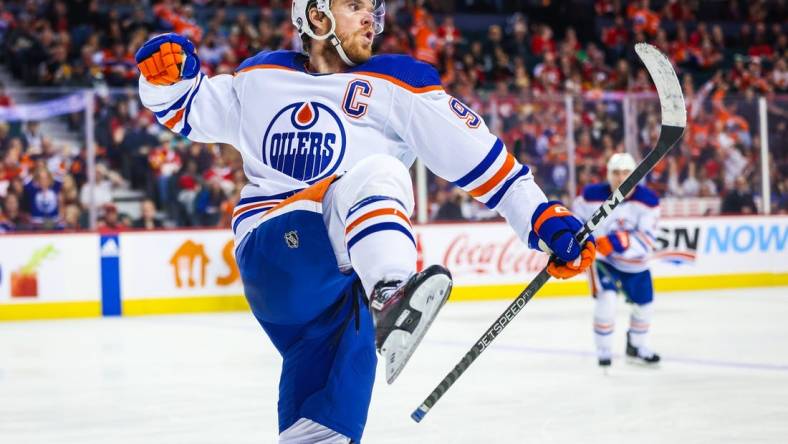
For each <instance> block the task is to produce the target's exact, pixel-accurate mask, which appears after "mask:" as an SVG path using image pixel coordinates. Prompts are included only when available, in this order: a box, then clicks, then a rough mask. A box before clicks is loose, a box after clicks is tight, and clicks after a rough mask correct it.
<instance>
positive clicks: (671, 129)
mask: <svg viewBox="0 0 788 444" xmlns="http://www.w3.org/2000/svg"><path fill="white" fill-rule="evenodd" d="M635 52H636V53H637V55H638V57H640V60H641V61H642V62H643V64H644V65H646V69H647V70H648V72H649V74H651V78H652V79H653V81H654V85H655V86H656V87H657V94H658V95H659V103H660V106H661V107H662V129H661V131H660V134H659V140H658V141H657V146H656V147H655V148H654V149H653V150H651V152H650V153H648V155H647V156H646V157H645V158H644V159H643V161H642V162H640V164H639V165H638V166H637V168H635V170H634V171H632V173H631V174H630V175H629V177H627V178H626V179H625V180H624V182H623V183H622V184H621V186H619V187H618V189H616V190H615V191H613V194H611V195H610V197H608V199H607V200H606V201H605V203H603V204H602V206H601V207H599V209H597V210H596V211H595V212H594V214H593V215H592V216H591V218H590V219H589V220H588V221H587V222H586V223H585V225H583V228H581V229H580V231H579V232H578V233H577V235H576V238H577V241H578V242H579V243H580V245H582V244H583V243H585V241H586V239H588V237H589V236H591V233H592V232H593V231H594V229H595V228H596V227H597V226H599V224H600V223H602V221H604V220H605V219H606V218H607V217H608V216H609V215H610V213H611V212H612V211H613V209H615V208H616V207H617V206H618V204H620V203H621V202H622V201H623V200H624V197H625V196H626V195H627V194H629V192H630V191H632V190H633V189H634V188H635V185H637V183H638V182H640V180H641V179H643V178H644V177H645V176H646V174H648V173H649V171H651V170H652V169H653V168H654V166H655V165H656V164H657V162H659V161H660V160H661V159H662V158H663V157H665V155H666V154H667V153H668V151H670V149H671V148H672V147H673V145H675V144H676V142H678V141H679V139H681V136H682V134H684V129H685V128H686V126H687V109H686V107H685V106H684V96H683V95H682V93H681V86H680V85H679V79H678V78H677V77H676V72H675V71H674V70H673V66H672V65H671V64H670V61H669V60H668V58H667V57H665V55H664V54H662V53H661V52H659V50H658V49H656V48H655V47H653V46H651V45H649V44H646V43H638V44H637V45H635ZM548 279H550V275H549V274H548V273H547V267H545V268H544V269H542V271H541V272H539V274H538V275H536V277H535V278H534V280H532V281H531V283H530V284H528V287H526V288H525V290H523V292H522V293H520V295H519V296H517V298H516V299H515V300H514V301H513V302H512V303H511V304H510V305H509V307H508V308H507V309H506V311H504V312H503V314H502V315H501V316H499V317H498V319H497V320H496V321H495V322H494V323H493V324H492V326H490V328H489V329H487V331H486V332H485V333H484V335H482V337H481V338H479V340H478V341H476V344H474V346H473V348H471V350H470V351H469V352H468V353H466V354H465V356H464V357H463V358H462V360H461V361H460V362H459V363H458V364H457V365H455V366H454V369H453V370H452V371H451V372H450V373H449V374H448V375H446V377H445V378H443V381H441V382H440V384H438V386H437V387H435V390H433V391H432V393H430V395H429V396H428V397H427V399H425V400H424V402H423V403H422V404H421V405H420V406H419V407H418V408H417V409H416V410H415V411H414V412H413V413H412V414H411V415H410V417H411V418H413V420H414V421H416V422H420V421H421V420H422V419H423V418H424V415H426V414H427V412H428V411H429V410H430V409H431V408H432V407H433V406H434V405H435V403H436V402H438V400H439V399H440V398H441V397H442V396H443V395H444V394H445V393H446V391H447V390H449V387H451V386H452V384H454V382H455V381H457V378H459V377H460V375H462V374H463V373H464V372H465V370H467V369H468V367H469V366H470V365H471V364H472V363H473V361H475V360H476V358H478V357H479V355H480V354H482V352H483V351H484V350H485V349H486V348H487V347H488V346H489V345H490V343H492V341H493V340H494V339H495V338H496V337H498V335H499V334H500V333H501V332H502V331H503V329H504V328H505V327H506V325H507V324H509V322H511V320H512V319H513V318H514V317H515V316H516V315H517V313H519V312H520V310H522V309H523V307H524V306H525V304H527V303H528V301H530V300H531V298H532V297H533V296H534V294H535V293H536V292H537V291H539V289H540V288H542V286H543V285H544V284H545V283H546V282H547V281H548Z"/></svg>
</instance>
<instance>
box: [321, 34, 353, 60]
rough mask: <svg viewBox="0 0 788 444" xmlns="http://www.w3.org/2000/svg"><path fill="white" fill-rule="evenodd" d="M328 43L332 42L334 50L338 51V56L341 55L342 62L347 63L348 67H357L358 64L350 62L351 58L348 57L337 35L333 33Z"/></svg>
mask: <svg viewBox="0 0 788 444" xmlns="http://www.w3.org/2000/svg"><path fill="white" fill-rule="evenodd" d="M328 41H329V42H331V44H332V45H333V46H334V49H336V50H337V54H339V58H340V59H342V61H343V62H345V64H346V65H348V66H356V64H355V63H353V62H352V61H351V60H350V58H349V57H348V56H347V54H345V50H344V49H342V42H341V41H339V37H337V35H336V34H333V33H332V34H331V35H330V36H329V37H328Z"/></svg>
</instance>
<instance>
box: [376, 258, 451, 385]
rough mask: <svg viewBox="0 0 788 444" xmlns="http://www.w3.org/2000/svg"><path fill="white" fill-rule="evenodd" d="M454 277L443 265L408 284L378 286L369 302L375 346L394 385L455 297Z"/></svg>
mask: <svg viewBox="0 0 788 444" xmlns="http://www.w3.org/2000/svg"><path fill="white" fill-rule="evenodd" d="M451 287H452V280H451V273H449V270H447V269H446V268H444V267H442V266H440V265H432V266H430V267H428V268H427V269H426V270H424V271H422V272H420V273H416V274H414V275H412V276H411V277H410V278H409V279H408V280H407V281H405V282H402V281H390V282H384V281H381V282H378V284H377V285H375V289H374V290H373V291H372V295H371V296H370V298H369V301H370V308H371V310H372V316H373V318H374V319H375V345H376V347H377V349H378V353H380V355H381V356H383V357H384V359H385V361H386V382H388V383H389V384H391V383H392V382H394V380H395V379H396V378H397V376H398V375H399V373H400V372H401V371H402V369H403V367H405V364H407V362H408V360H409V359H410V357H411V355H412V354H413V352H414V351H415V350H416V347H418V346H419V343H420V342H421V340H422V339H423V338H424V334H425V333H427V329H429V327H430V324H432V321H433V320H434V319H435V316H437V314H438V311H439V310H440V309H441V307H442V306H443V304H445V303H446V300H447V299H449V294H450V293H451Z"/></svg>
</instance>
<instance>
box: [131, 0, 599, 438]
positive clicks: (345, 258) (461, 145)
mask: <svg viewBox="0 0 788 444" xmlns="http://www.w3.org/2000/svg"><path fill="white" fill-rule="evenodd" d="M383 14H384V11H383V7H382V5H380V4H377V3H373V2H371V1H370V0H334V1H331V2H330V4H329V1H328V0H316V1H315V0H312V1H309V2H308V1H307V0H295V1H294V2H293V9H292V21H293V24H294V25H295V26H296V28H297V29H298V32H299V33H300V34H301V35H302V37H303V39H304V42H305V54H301V53H297V52H292V51H274V52H263V53H260V54H257V55H255V56H253V57H251V58H249V59H247V60H246V61H244V62H243V63H242V64H241V65H240V66H239V67H238V69H237V70H236V72H235V75H217V76H214V77H211V78H208V77H206V76H205V75H203V74H202V73H200V70H199V67H200V64H199V60H198V59H197V55H196V53H195V49H194V46H193V45H192V44H191V43H190V42H189V41H188V40H187V39H185V38H184V37H182V36H179V35H175V34H165V35H161V36H158V37H155V38H153V39H152V40H150V41H148V42H147V43H145V45H143V47H142V48H140V50H139V51H138V53H137V56H136V59H137V63H138V66H139V69H140V71H141V72H142V74H143V76H142V77H141V78H140V86H139V87H140V97H141V98H142V102H143V104H145V106H147V107H148V108H150V109H151V110H152V111H153V112H154V113H155V114H156V116H157V118H158V119H159V121H160V122H161V123H162V124H164V125H165V126H167V127H168V128H170V129H171V130H173V131H175V132H178V133H180V134H182V135H184V136H186V137H188V138H190V139H192V140H194V141H199V142H220V143H227V144H230V145H233V146H234V147H235V148H236V149H238V151H239V152H240V153H241V155H242V157H243V161H244V172H245V173H246V176H247V178H248V180H249V184H248V185H247V186H246V187H245V188H244V190H243V192H242V198H241V200H240V202H239V204H238V206H237V208H236V209H235V212H234V217H233V222H232V226H233V230H234V232H235V240H236V259H237V261H238V265H239V268H240V271H241V277H242V279H243V283H244V290H245V294H246V297H247V300H248V301H249V304H250V306H251V308H252V311H253V313H254V315H255V317H256V318H257V320H258V321H259V322H260V324H261V325H262V327H263V329H264V330H265V331H266V333H267V334H268V336H269V337H270V338H271V340H272V342H273V343H274V345H275V346H276V347H277V349H278V350H279V352H280V353H281V354H282V357H283V360H284V362H283V368H282V374H281V379H280V386H279V405H278V407H279V429H280V440H281V442H299V443H305V442H326V443H328V442H331V443H333V442H347V441H348V440H352V441H359V440H360V439H361V435H362V432H363V429H364V424H365V422H366V416H367V410H368V407H369V402H370V396H371V392H372V385H373V381H374V377H375V366H376V355H375V348H377V349H378V352H379V353H380V354H381V355H382V356H383V357H384V359H385V362H386V378H387V380H388V381H389V382H392V381H393V380H394V379H395V378H396V377H397V375H398V374H399V372H400V371H401V370H402V368H403V366H404V365H405V363H406V362H407V361H408V359H409V358H410V356H411V353H413V351H414V349H415V348H416V346H417V345H418V343H419V341H420V340H421V338H422V337H423V336H424V334H425V332H426V331H427V328H428V327H429V325H430V324H431V322H432V320H433V319H434V317H435V316H436V314H437V312H438V310H439V309H440V307H441V306H442V305H443V303H444V302H445V301H446V299H447V298H448V296H449V292H450V290H451V277H450V274H449V272H448V271H447V270H446V269H444V268H443V267H441V266H438V265H433V266H431V267H428V268H427V269H425V270H424V271H423V272H420V273H416V248H415V244H414V240H413V235H412V232H411V223H410V219H409V217H410V214H411V213H412V211H413V207H414V202H413V190H412V185H411V179H410V175H409V173H408V167H409V166H410V165H411V164H412V162H413V161H414V159H415V158H416V157H420V158H421V159H422V160H423V161H424V163H425V164H426V165H427V166H428V167H429V168H430V169H431V170H432V171H433V172H435V173H436V174H438V175H439V176H441V177H444V178H446V179H448V180H451V181H453V182H454V183H455V184H456V185H457V186H459V187H461V188H463V189H465V190H466V191H468V192H469V193H470V194H471V195H472V196H474V197H475V198H476V199H478V200H480V201H481V202H483V203H484V204H486V205H487V206H488V207H490V208H492V209H495V210H497V211H498V212H499V213H500V214H501V215H503V216H504V217H505V218H506V219H507V220H508V222H509V223H510V225H511V226H512V228H513V229H514V230H515V231H516V232H517V234H518V235H519V237H520V238H521V239H523V240H528V239H529V237H530V240H531V244H532V245H536V244H539V246H540V247H541V248H542V249H543V250H552V251H555V254H556V256H557V258H556V259H555V260H553V261H552V262H551V263H550V265H549V270H550V273H551V274H553V275H554V276H556V277H562V278H566V277H571V276H574V275H576V274H578V273H580V272H582V271H583V270H585V269H586V268H587V267H588V266H589V265H590V263H591V262H592V260H593V257H594V252H595V250H594V244H593V241H590V242H587V243H586V244H585V245H582V246H581V245H578V244H577V242H576V241H575V239H574V233H575V232H576V231H578V230H579V228H580V226H581V224H580V222H579V221H578V220H577V219H575V218H574V217H573V216H572V215H571V213H570V212H569V211H568V210H566V209H565V208H564V207H563V206H562V205H561V204H560V203H557V202H547V199H546V198H545V195H544V193H543V192H542V191H541V189H540V188H539V187H538V186H537V185H536V184H535V183H534V180H533V175H532V174H531V172H530V170H529V169H528V167H527V166H525V165H521V164H519V163H518V162H517V161H516V160H515V159H514V157H512V156H511V155H510V154H509V153H508V152H507V150H506V148H505V147H504V145H503V143H502V142H501V141H500V140H499V139H497V138H496V137H495V136H493V135H492V134H490V132H489V130H488V129H487V127H486V125H485V124H484V122H483V121H482V119H481V118H480V117H479V116H478V115H477V114H476V113H474V112H473V111H472V110H470V109H469V108H468V107H466V106H465V105H464V104H463V103H462V102H460V101H459V100H457V99H455V98H453V97H451V96H449V95H447V94H446V93H445V92H444V91H443V88H442V87H441V84H440V78H439V76H438V74H437V72H436V71H435V69H434V68H432V67H431V66H429V65H427V64H424V63H420V62H416V61H415V60H413V59H411V58H410V57H407V56H399V55H397V56H394V55H384V56H377V57H371V56H372V41H373V38H374V37H375V35H376V34H379V33H380V32H381V31H382V28H383ZM367 295H368V297H367ZM367 305H369V307H370V309H369V310H368V309H367Z"/></svg>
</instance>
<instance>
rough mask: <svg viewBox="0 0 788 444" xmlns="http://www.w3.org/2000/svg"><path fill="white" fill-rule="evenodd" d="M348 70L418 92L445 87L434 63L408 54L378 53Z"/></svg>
mask: <svg viewBox="0 0 788 444" xmlns="http://www.w3.org/2000/svg"><path fill="white" fill-rule="evenodd" d="M347 72H348V73H355V74H362V75H369V76H372V77H378V78H382V79H385V80H388V81H390V82H392V83H394V84H396V85H398V86H401V87H403V88H405V89H407V90H410V91H413V92H418V93H421V92H429V91H435V90H441V89H443V87H442V86H441V78H440V76H439V75H438V71H436V70H435V68H433V67H432V65H429V64H427V63H424V62H420V61H418V60H416V59H414V58H413V57H410V56H408V55H402V54H383V55H377V56H374V57H372V58H370V59H369V60H368V61H366V62H365V63H362V64H361V65H358V66H354V67H353V68H351V69H349V70H348V71H347Z"/></svg>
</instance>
